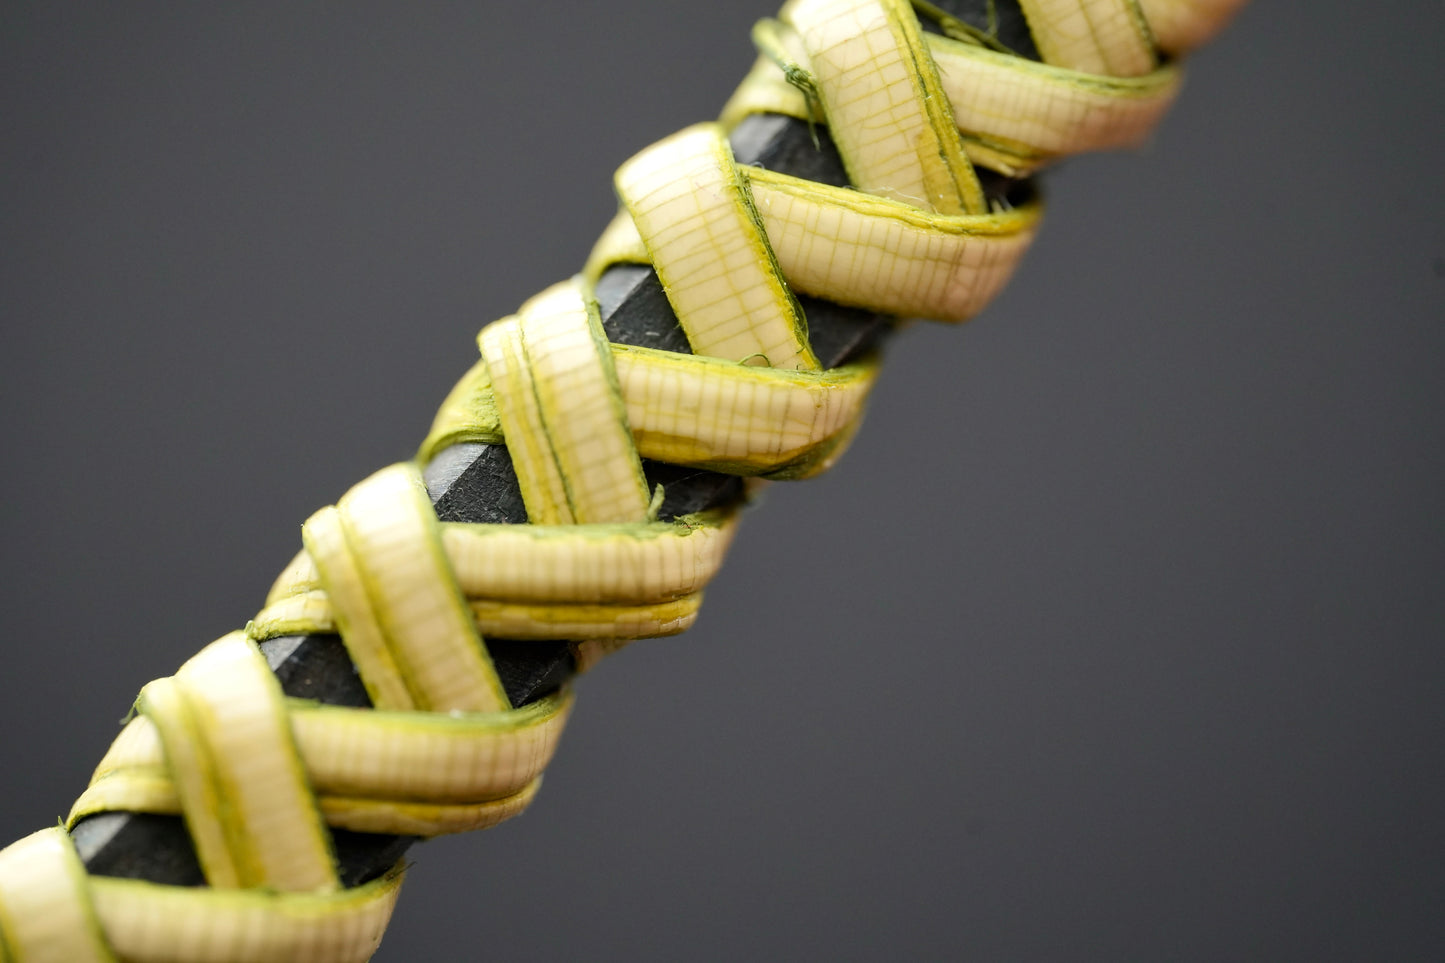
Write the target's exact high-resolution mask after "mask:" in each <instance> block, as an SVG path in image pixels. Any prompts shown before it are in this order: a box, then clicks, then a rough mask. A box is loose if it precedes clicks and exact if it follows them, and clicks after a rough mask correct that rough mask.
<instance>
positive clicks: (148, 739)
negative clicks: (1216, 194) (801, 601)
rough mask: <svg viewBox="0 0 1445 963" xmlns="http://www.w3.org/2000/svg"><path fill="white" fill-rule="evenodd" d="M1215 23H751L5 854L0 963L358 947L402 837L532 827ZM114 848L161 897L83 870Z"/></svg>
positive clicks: (382, 911) (810, 0) (873, 15)
mask: <svg viewBox="0 0 1445 963" xmlns="http://www.w3.org/2000/svg"><path fill="white" fill-rule="evenodd" d="M1238 5H1239V0H1018V2H1017V4H1016V5H1015V4H1010V3H1006V2H1004V0H998V2H997V3H995V2H992V0H954V2H949V3H943V2H940V3H938V4H933V3H924V2H914V3H909V2H908V0H794V2H792V3H789V4H788V5H787V6H786V7H785V8H784V9H783V11H782V12H781V14H780V15H779V18H778V19H777V20H765V21H763V22H761V23H760V24H759V25H758V27H757V28H756V29H755V31H754V40H755V42H756V44H757V46H758V49H759V52H760V56H759V59H758V61H757V63H756V65H755V66H754V67H753V69H752V71H751V72H750V73H749V74H748V75H747V78H746V79H745V80H744V81H743V83H742V85H741V86H740V87H739V88H738V90H737V92H736V93H735V94H734V95H733V97H732V99H731V100H730V101H729V103H728V105H727V107H726V108H725V109H724V112H723V114H722V117H721V119H720V121H719V122H718V123H715V124H702V125H698V126H695V127H691V128H688V129H686V130H684V131H681V132H679V133H678V134H675V135H673V136H672V137H669V138H667V139H665V140H663V141H661V142H659V143H657V144H655V145H653V146H652V147H649V148H647V149H646V150H644V151H643V152H642V153H640V154H638V155H637V156H636V157H634V158H632V159H631V160H629V161H628V162H627V163H625V164H624V165H623V166H622V168H621V169H620V170H619V171H618V173H617V180H616V184H617V190H618V194H619V196H620V198H621V200H622V209H621V211H620V212H619V214H618V217H617V219H616V220H615V221H614V222H613V223H612V224H611V225H610V226H609V227H608V228H607V229H606V231H605V232H604V233H603V235H602V237H601V239H600V240H599V241H598V243H597V245H596V247H595V249H594V251H593V254H592V256H591V258H590V259H589V261H588V263H587V265H586V267H585V269H584V271H583V272H582V273H581V274H580V275H578V276H577V277H575V278H572V279H570V280H567V281H564V282H561V283H559V284H557V285H555V286H554V287H552V288H549V289H548V290H546V291H544V292H542V293H541V294H539V295H537V296H536V297H534V298H532V299H531V300H530V301H528V302H527V303H526V304H525V305H523V306H522V308H521V309H520V310H519V311H518V312H517V314H516V315H514V316H512V317H509V318H505V319H502V320H500V321H497V322H494V323H493V324H490V325H488V326H487V327H486V328H484V329H483V330H482V332H481V334H480V335H479V337H478V344H479V347H480V351H481V360H480V361H479V362H478V363H477V364H476V366H475V367H474V368H473V369H472V370H471V371H470V372H469V373H468V374H467V375H466V376H465V377H464V378H463V379H462V380H461V382H460V383H459V384H458V385H457V386H456V387H455V388H454V389H453V391H452V392H451V394H450V395H449V396H448V398H447V399H446V401H445V402H444V403H443V405H442V408H441V410H440V412H439V413H438V415H437V418H436V421H435V424H434V425H433V427H432V430H431V432H430V433H429V434H428V436H427V437H426V439H425V441H424V442H423V444H422V447H421V450H420V452H419V454H418V456H417V458H416V460H414V461H412V462H408V463H405V464H399V465H393V466H391V467H389V468H385V469H383V470H381V471H380V472H377V473H376V474H375V475H373V476H371V477H370V478H368V479H366V480H364V481H362V482H361V483H360V484H358V485H357V486H356V487H355V488H353V489H352V490H351V491H350V492H348V493H347V494H346V495H345V496H344V497H342V498H341V499H340V501H339V502H338V503H337V504H336V505H335V506H329V507H327V508H324V509H322V510H321V511H319V512H317V513H316V514H315V515H313V516H312V517H311V519H310V520H308V521H307V523H306V525H305V527H304V529H303V541H304V546H305V547H304V549H303V550H302V552H301V553H300V554H299V555H297V557H296V558H295V559H294V560H293V561H292V562H291V564H290V565H288V566H287V567H286V569H285V570H284V571H283V572H282V573H281V575H280V576H279V577H278V578H277V580H276V582H275V585H274V586H273V588H272V590H271V593H270V595H269V596H268V598H267V599H266V602H265V605H264V607H263V608H262V610H261V611H260V612H259V613H258V614H257V615H256V617H255V618H254V619H253V620H252V621H251V622H250V623H248V624H247V626H246V627H245V628H244V629H243V630H240V631H236V632H232V633H231V634H229V635H226V636H224V637H223V638H221V639H219V640H218V641H216V642H214V643H212V644H211V645H210V646H208V647H207V648H205V649H204V650H202V652H200V653H199V654H198V655H197V656H195V657H194V658H192V659H191V660H190V661H188V662H187V663H186V664H185V665H184V666H182V667H181V669H180V670H179V671H178V672H177V673H176V674H175V675H174V676H171V677H169V678H166V679H160V680H157V681H155V682H152V683H150V684H149V685H147V686H146V687H145V689H144V690H143V691H142V692H141V695H140V697H139V699H138V700H137V703H136V712H135V714H134V717H133V718H132V719H131V720H130V721H129V722H128V724H127V725H126V726H125V728H124V729H123V730H122V731H121V733H120V735H119V737H118V738H117V739H116V740H115V742H114V744H113V745H112V746H111V748H110V750H109V751H108V752H107V753H106V755H105V757H104V758H103V759H102V760H101V763H100V765H99V767H98V768H97V769H96V772H95V776H94V778H93V779H92V782H91V784H90V786H89V788H87V789H86V791H85V792H84V793H83V794H82V795H81V796H80V798H79V799H78V800H77V801H76V802H75V805H74V807H73V808H72V810H71V813H70V816H69V818H68V820H67V826H66V827H65V828H60V827H57V828H53V829H48V830H43V831H41V832H39V833H36V834H34V835H32V836H29V837H27V838H25V839H23V840H20V841H19V842H17V843H14V844H13V845H11V846H10V847H8V848H7V849H5V850H4V851H3V852H0V961H5V960H12V959H13V960H16V961H32V960H34V961H45V960H65V961H84V960H115V959H124V960H134V961H180V960H187V961H252V960H254V961H263V960H268V961H274V960H283V959H297V960H300V959H305V960H308V961H330V960H335V961H349V960H362V959H366V958H367V957H368V956H370V955H371V953H372V952H373V951H374V950H375V949H376V947H377V945H378V944H379V942H380V940H381V935H382V932H383V930H384V929H385V926H386V922H387V920H388V918H389V916H390V913H391V909H392V906H393V904H394V902H395V899H396V895H397V890H398V887H399V886H400V884H401V880H402V876H403V871H402V868H401V862H400V860H399V858H398V857H399V855H400V853H401V852H402V851H403V850H404V849H405V847H406V845H407V844H408V843H409V842H410V841H411V840H412V839H413V838H416V837H428V836H435V835H440V834H444V833H452V832H460V831H463V830H468V829H478V828H485V827H487V826H491V825H494V824H496V823H497V822H499V821H501V820H504V819H506V818H508V817H510V816H512V815H515V814H516V813H518V812H520V811H521V810H522V809H523V808H525V807H526V805H527V804H528V802H529V801H530V800H531V798H532V796H533V795H534V794H535V793H536V791H537V787H538V784H539V781H540V779H541V773H542V770H543V769H544V768H545V766H546V764H547V762H548V760H549V759H550V757H551V755H552V753H553V750H554V749H555V746H556V743H557V739H558V738H559V736H560V733H561V730H562V726H563V724H564V723H565V720H566V717H567V712H568V708H569V707H570V705H571V702H572V698H573V696H572V689H571V686H570V684H569V681H568V680H569V679H570V677H571V676H572V675H573V674H575V673H578V672H582V671H586V670H587V669H588V668H589V667H591V666H592V665H593V664H595V663H596V662H597V660H599V659H600V658H602V657H604V656H605V655H607V654H609V653H611V652H613V651H616V650H617V649H618V648H620V647H622V646H623V645H625V644H626V642H628V641H629V640H631V639H636V638H647V637H658V636H666V635H672V634H676V633H678V632H682V631H684V630H685V629H687V628H688V627H689V626H690V625H691V624H692V622H693V620H694V618H695V617H696V613H697V610H698V606H699V604H700V602H701V598H702V590H703V587H704V586H705V585H706V583H707V582H708V580H709V579H710V578H711V577H712V575H713V574H714V573H715V572H716V571H717V569H718V567H719V565H720V564H721V561H722V558H723V556H724V554H725V552H726V550H727V547H728V544H729V542H730V540H731V538H732V535H733V530H734V527H735V524H736V520H737V515H738V511H739V508H740V506H741V505H742V503H743V502H744V501H745V499H746V493H747V490H748V488H749V487H750V486H753V485H757V484H761V483H762V481H763V480H767V479H797V478H807V477H810V476H812V475H816V474H818V473H820V472H822V471H824V470H826V469H827V468H828V467H829V466H830V465H831V464H832V463H833V462H834V461H835V460H836V459H837V458H838V457H839V455H840V454H841V453H842V452H843V450H844V449H845V448H846V446H847V443H848V441H849V439H850V438H851V437H852V435H853V433H854V431H855V430H856V428H857V426H858V422H859V418H860V416H861V413H862V410H863V406H864V403H865V401H866V399H867V395H868V391H869V388H870V386H871V385H872V383H873V379H874V377H875V374H876V370H877V358H876V353H875V352H874V351H873V350H871V349H872V348H873V347H874V346H875V345H876V344H877V342H878V341H879V339H880V338H881V337H882V336H883V335H884V334H885V333H886V331H887V328H888V324H887V318H888V317H891V316H901V317H925V318H931V319H934V320H941V321H962V320H965V319H966V318H968V317H970V316H972V315H973V314H974V313H976V312H977V311H978V310H979V309H980V308H982V307H983V305H984V304H985V303H986V302H987V301H988V300H989V299H990V298H991V297H992V296H993V295H994V294H995V293H996V292H997V291H998V290H999V288H1000V287H1002V285H1003V284H1004V283H1005V281H1006V280H1007V278H1008V276H1009V274H1010V273H1011V272H1012V270H1013V268H1014V267H1015V265H1016V264H1017V263H1018V261H1019V259H1020V258H1021V257H1022V255H1023V253H1024V251H1025V249H1026V248H1027V246H1028V243H1029V241H1030V239H1031V238H1032V236H1033V232H1034V230H1035V228H1036V225H1037V222H1038V219H1039V205H1038V202H1037V200H1036V199H1035V197H1034V194H1033V192H1032V190H1031V189H1030V187H1029V185H1028V184H1027V182H1026V181H1024V180H1022V179H1023V178H1026V177H1027V176H1028V175H1029V174H1031V173H1032V172H1034V171H1036V170H1038V169H1039V168H1041V167H1043V166H1045V165H1047V164H1048V163H1050V162H1052V161H1054V160H1057V159H1059V158H1061V157H1064V156H1067V155H1069V154H1073V153H1078V152H1082V151H1090V150H1100V149H1107V148H1115V147H1121V146H1127V145H1129V144H1132V143H1135V142H1137V141H1138V140H1139V139H1140V138H1142V137H1144V136H1145V135H1146V134H1147V133H1148V131H1149V130H1150V129H1151V128H1152V127H1153V125H1154V124H1155V123H1156V122H1157V120H1158V119H1159V117H1160V116H1161V115H1162V114H1163V112H1164V111H1165V110H1166V109H1167V107H1168V106H1169V104H1170V102H1171V101H1172V99H1173V97H1174V96H1175V94H1176V92H1177V90H1178V86H1179V83H1180V73H1179V70H1178V68H1177V66H1175V64H1174V62H1173V59H1172V58H1177V57H1178V56H1180V55H1182V54H1184V53H1185V52H1187V51H1188V50H1189V49H1190V48H1192V47H1193V46H1195V45H1196V44H1198V43H1201V42H1202V41H1203V40H1205V39H1207V37H1208V36H1210V35H1211V34H1212V33H1213V32H1214V31H1215V30H1217V29H1218V28H1219V27H1220V26H1221V25H1222V24H1223V23H1224V21H1225V20H1226V19H1227V18H1228V16H1229V15H1230V14H1231V13H1232V12H1233V10H1234V8H1235V7H1237V6H1238ZM644 322H645V323H644ZM738 479H747V482H746V484H743V483H740V482H739V481H738ZM518 522H525V523H526V524H517V523H518ZM347 662H349V663H350V666H354V669H355V672H354V674H352V673H351V671H350V666H348V665H347ZM298 667H302V668H307V669H309V670H310V671H299V670H298ZM182 821H183V823H182ZM182 824H183V826H184V833H183V834H178V833H176V832H174V831H172V830H173V829H174V827H177V826H180V825H182ZM166 827H171V828H170V829H167V828H166ZM126 833H129V834H130V835H131V837H132V838H140V837H141V836H143V835H145V834H146V833H151V834H152V835H151V837H150V839H151V842H152V843H153V844H154V845H158V846H161V847H162V848H164V847H165V846H172V847H178V848H177V852H176V854H175V858H174V859H173V860H171V861H170V862H168V863H167V864H166V865H167V866H169V867H170V868H168V869H167V868H159V864H157V865H156V866H155V867H153V871H142V872H138V873H137V872H121V871H118V870H109V869H108V866H107V864H106V858H105V850H106V848H107V846H111V847H113V846H114V845H115V843H114V840H116V839H120V838H121V837H122V836H123V835H124V834H126ZM167 833H169V835H167ZM177 840H179V842H177ZM107 841H109V842H107ZM88 870H89V872H87V871H88ZM127 875H129V876H143V877H146V878H121V877H123V876H127ZM201 883H204V884H205V885H198V884H201ZM186 884H191V885H186Z"/></svg>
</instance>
